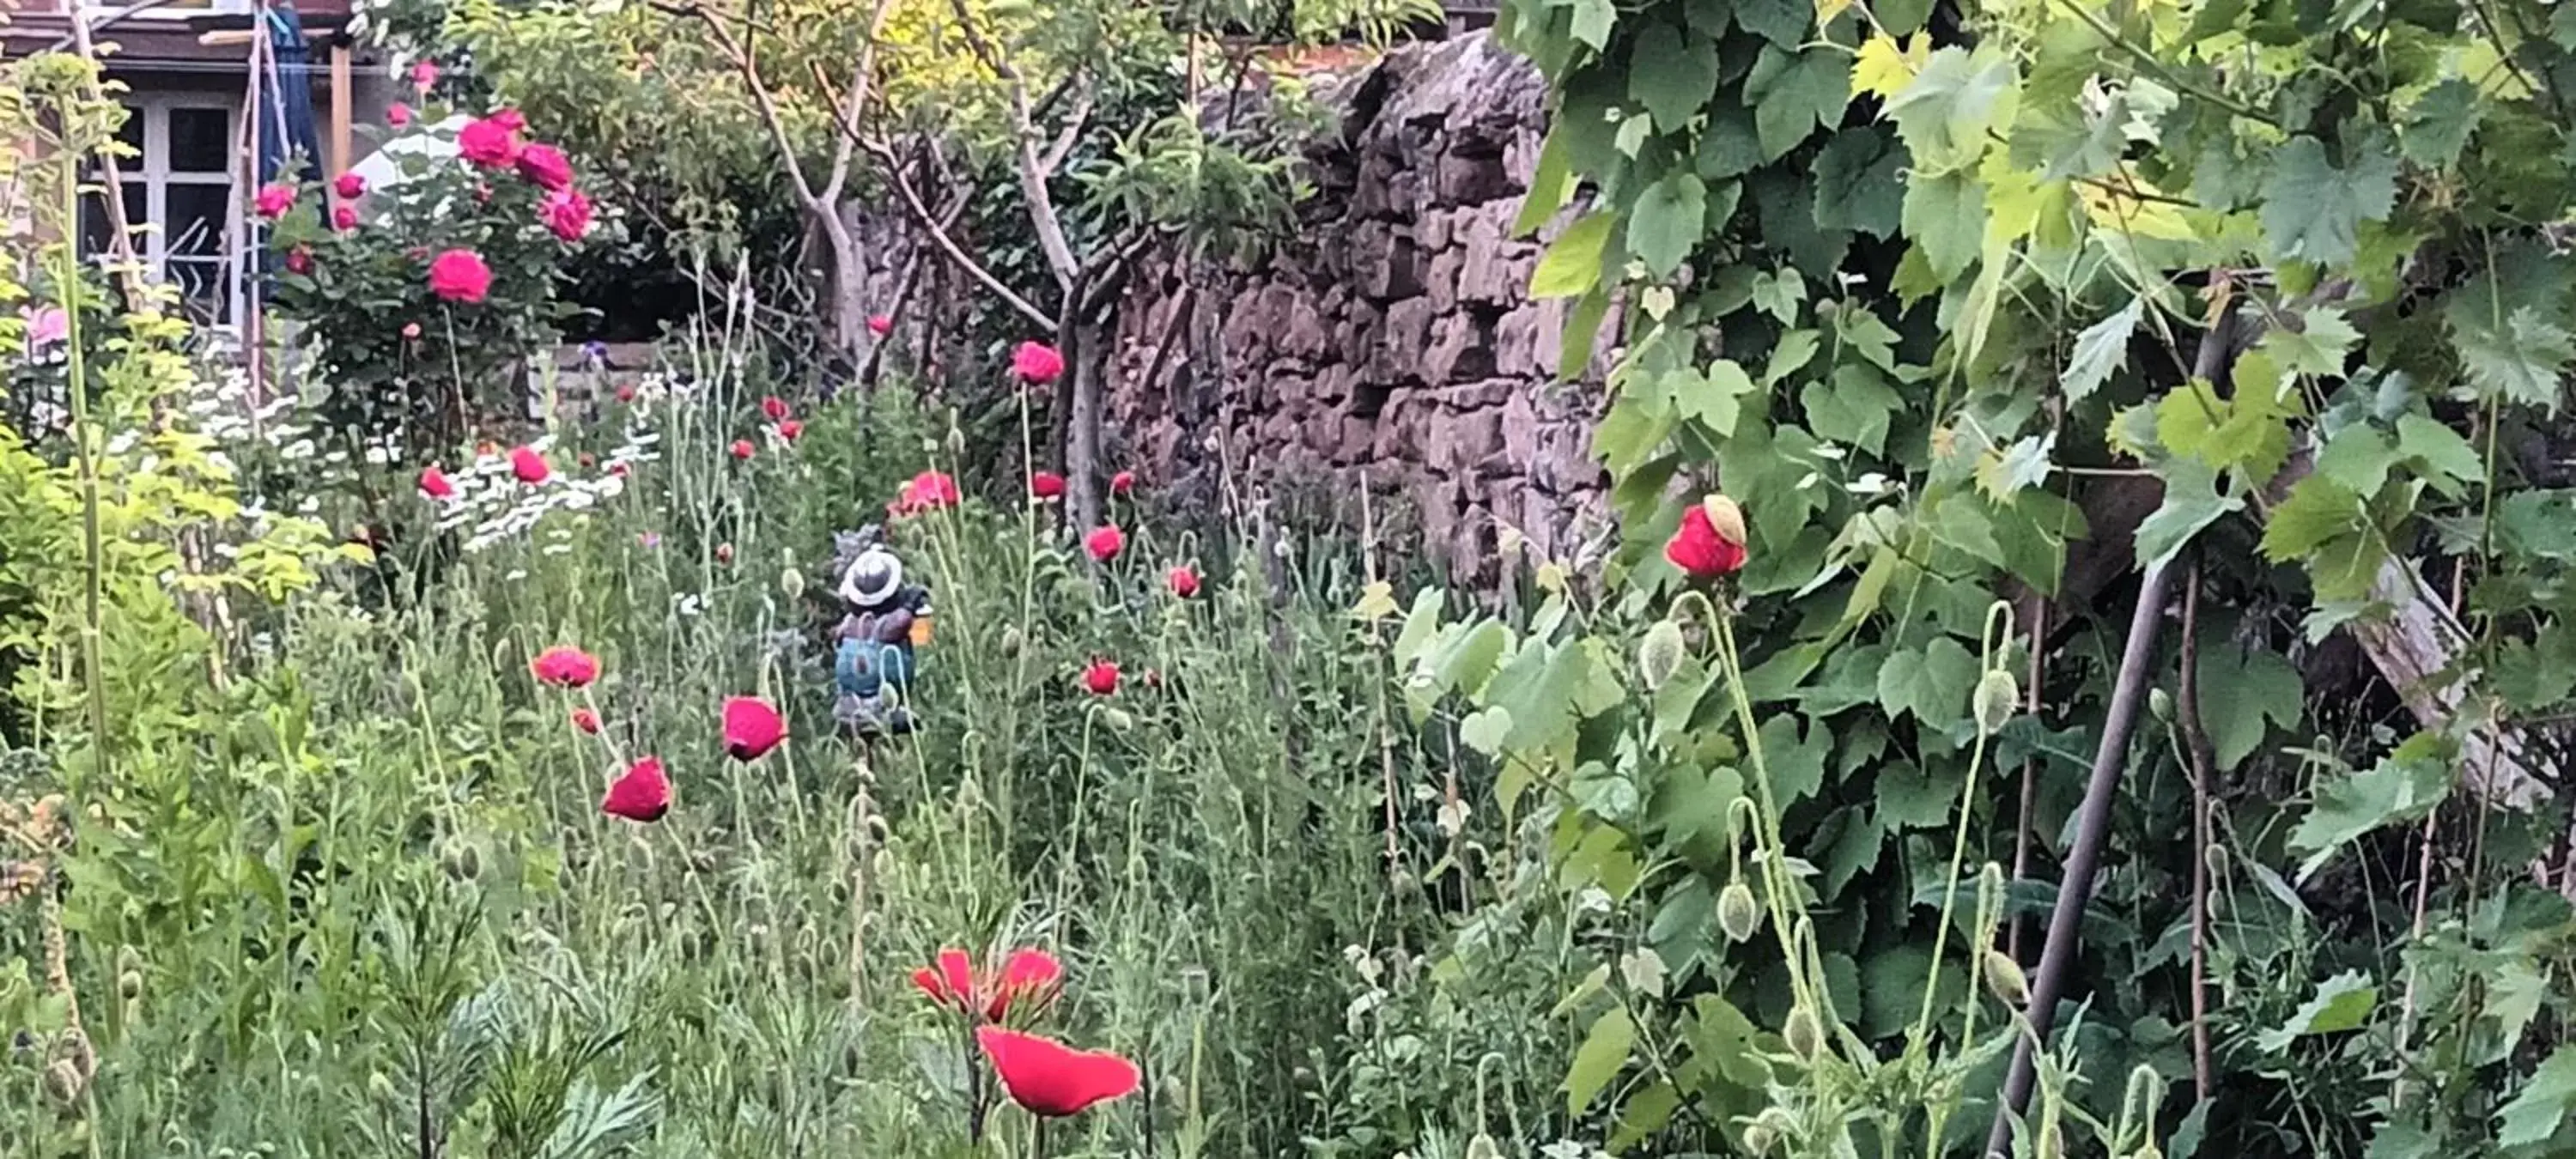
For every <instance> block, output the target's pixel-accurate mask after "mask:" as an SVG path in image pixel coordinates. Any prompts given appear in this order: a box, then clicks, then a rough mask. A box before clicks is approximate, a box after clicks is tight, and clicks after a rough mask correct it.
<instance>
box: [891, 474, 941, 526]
mask: <svg viewBox="0 0 2576 1159" xmlns="http://www.w3.org/2000/svg"><path fill="white" fill-rule="evenodd" d="M957 498H958V492H957V480H955V479H952V478H949V477H948V476H947V475H946V474H944V473H942V472H939V471H924V472H922V473H920V474H918V475H915V476H913V477H912V478H911V479H910V480H909V481H907V482H905V483H904V485H903V488H902V489H901V490H899V491H897V492H895V499H894V502H892V503H890V504H887V505H886V511H887V512H888V513H890V514H893V515H897V516H903V515H913V514H917V513H919V512H923V511H929V510H932V509H934V508H939V507H954V506H956V505H957Z"/></svg>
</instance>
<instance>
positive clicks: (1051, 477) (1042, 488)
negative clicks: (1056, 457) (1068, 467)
mask: <svg viewBox="0 0 2576 1159" xmlns="http://www.w3.org/2000/svg"><path fill="white" fill-rule="evenodd" d="M1063 495H1064V476H1062V475H1059V474H1056V473H1055V472H1053V471H1031V472H1029V498H1031V499H1057V498H1061V497H1063Z"/></svg>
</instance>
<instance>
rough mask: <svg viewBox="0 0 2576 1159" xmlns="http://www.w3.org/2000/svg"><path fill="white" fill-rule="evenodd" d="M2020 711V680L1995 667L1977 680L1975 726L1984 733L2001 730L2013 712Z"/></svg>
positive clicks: (2010, 718)
mask: <svg viewBox="0 0 2576 1159" xmlns="http://www.w3.org/2000/svg"><path fill="white" fill-rule="evenodd" d="M2019 711H2021V682H2020V681H2018V680H2015V679H2013V674H2012V673H2011V672H2008V671H2006V670H2004V669H2001V668H1997V669H1994V670H1992V671H1990V672H1987V673H1986V675H1985V678H1984V679H1982V680H1979V681H1977V728H1978V729H1979V730H1980V731H1983V732H1986V733H1994V732H1998V731H2001V730H2002V728H2003V727H2004V725H2005V724H2006V723H2008V722H2010V721H2011V720H2012V718H2013V714H2014V713H2017V712H2019Z"/></svg>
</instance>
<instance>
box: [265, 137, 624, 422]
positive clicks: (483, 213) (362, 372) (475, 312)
mask: <svg viewBox="0 0 2576 1159" xmlns="http://www.w3.org/2000/svg"><path fill="white" fill-rule="evenodd" d="M446 115H447V111H446V110H443V109H438V108H435V107H432V108H428V109H424V110H422V115H420V116H418V117H416V118H415V117H413V116H411V115H410V114H409V111H408V110H407V111H406V115H405V116H404V118H403V119H402V124H403V125H409V126H413V127H412V128H409V129H407V130H406V129H402V126H400V125H398V126H396V128H397V130H398V131H397V132H396V133H395V136H396V137H397V138H398V139H399V138H415V139H424V140H421V141H419V142H418V143H422V144H428V143H430V141H428V140H426V139H433V138H434V139H436V144H438V145H441V146H447V147H444V148H430V149H424V150H421V151H416V152H410V153H407V154H404V155H403V156H402V158H401V169H400V177H399V179H397V180H392V181H387V182H384V183H383V185H382V187H380V188H372V189H371V188H368V186H367V183H366V182H365V181H363V180H360V179H358V178H356V177H355V175H345V176H343V177H342V178H340V179H339V180H337V181H335V182H333V183H331V185H330V186H328V187H323V186H303V187H295V186H272V187H270V189H268V190H263V191H262V201H263V203H262V206H261V209H262V211H263V213H265V212H267V210H268V209H269V208H270V206H269V205H268V204H267V203H268V202H270V201H278V200H281V199H282V200H283V201H284V202H285V204H284V205H281V206H278V207H276V208H277V213H276V215H275V220H276V223H277V224H276V226H275V227H274V229H273V231H272V237H271V244H272V245H273V247H274V248H275V249H276V250H277V252H278V254H279V262H278V269H279V270H280V271H281V272H279V273H278V274H277V275H276V282H275V285H274V289H273V290H272V301H273V304H274V306H275V309H276V312H277V313H278V315H279V316H281V317H283V318H285V319H287V320H290V321H292V322H294V323H296V324H297V327H298V328H297V330H296V334H297V337H298V339H299V340H300V342H301V343H302V345H303V347H304V348H305V349H306V350H307V351H308V352H309V354H310V357H311V368H312V369H311V372H310V373H308V374H307V375H306V376H305V378H306V393H307V396H308V397H312V398H316V399H318V403H317V410H318V417H319V418H320V420H321V421H322V422H323V423H324V424H326V425H327V426H329V427H331V428H333V429H335V430H336V431H338V432H340V433H342V434H343V435H345V436H349V437H352V438H355V439H359V440H366V439H372V438H384V437H400V438H403V439H406V440H409V441H410V442H411V443H413V444H414V445H412V446H410V447H407V448H406V450H408V451H410V452H411V456H410V457H413V458H418V459H426V458H429V457H432V456H434V455H435V453H436V451H437V450H438V449H443V448H446V447H451V446H453V445H455V443H456V442H458V441H459V440H461V439H462V438H463V437H464V434H465V431H466V430H467V428H468V427H469V426H470V425H472V423H473V422H474V421H475V420H476V419H477V418H478V417H483V416H490V415H499V414H509V413H514V412H515V411H516V410H517V409H518V406H519V402H520V394H519V392H520V391H521V390H522V379H521V377H520V375H519V374H518V373H516V371H517V369H518V368H519V367H520V366H523V365H525V364H526V361H527V359H529V358H530V357H532V356H539V355H542V354H543V353H544V352H546V351H548V350H549V349H550V348H551V347H552V346H553V345H554V343H555V342H556V341H557V323H558V322H559V321H561V320H562V319H564V318H566V317H568V316H570V315H571V314H573V313H575V312H576V311H575V310H574V309H573V308H572V307H570V306H568V305H565V304H563V303H562V302H561V301H559V299H558V296H557V295H558V291H559V289H560V287H561V280H562V279H561V277H560V274H559V271H560V269H561V268H562V266H563V263H564V261H565V259H566V258H567V256H569V255H570V254H571V253H572V252H573V251H574V250H576V249H577V248H579V247H581V246H583V245H585V244H586V243H587V241H588V237H589V234H590V233H591V232H592V207H591V204H590V201H589V199H588V198H587V197H586V196H584V195H583V194H582V193H581V192H579V190H578V184H577V183H578V175H577V174H576V173H574V172H573V170H572V167H571V165H570V164H569V163H568V162H565V161H564V160H563V154H562V152H561V151H559V150H556V149H554V148H552V147H551V146H547V145H544V144H542V143H538V142H533V141H530V140H528V139H527V127H526V122H525V120H524V119H523V118H522V117H520V116H519V115H518V114H517V113H516V112H513V111H510V110H502V111H500V112H496V113H493V114H492V115H490V116H487V117H483V118H480V119H477V120H474V121H471V122H468V123H467V124H465V125H464V126H463V127H462V128H461V129H460V128H443V127H440V122H441V121H442V120H443V119H444V118H445V117H446ZM272 190H273V191H275V193H274V196H272V193H271V191H272ZM326 195H327V196H328V197H329V199H330V200H331V202H332V205H331V213H330V214H328V215H327V216H328V217H329V219H330V223H331V228H327V229H326V228H324V227H323V225H322V219H323V218H324V216H325V215H323V214H314V213H297V212H290V211H289V210H290V209H291V208H292V207H293V206H299V205H304V204H308V202H307V199H310V198H322V197H325V196H326Z"/></svg>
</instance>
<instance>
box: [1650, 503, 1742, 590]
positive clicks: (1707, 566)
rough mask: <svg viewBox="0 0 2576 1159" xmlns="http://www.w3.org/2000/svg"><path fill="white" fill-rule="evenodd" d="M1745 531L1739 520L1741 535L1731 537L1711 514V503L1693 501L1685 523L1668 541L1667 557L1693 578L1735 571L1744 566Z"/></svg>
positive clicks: (1710, 576)
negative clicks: (1722, 530)
mask: <svg viewBox="0 0 2576 1159" xmlns="http://www.w3.org/2000/svg"><path fill="white" fill-rule="evenodd" d="M1729 506H1730V507H1731V506H1732V504H1730V505H1729ZM1742 534H1743V532H1742V529H1741V526H1740V520H1739V527H1738V529H1737V531H1736V535H1737V536H1738V538H1733V539H1730V538H1728V537H1727V535H1726V534H1725V533H1723V532H1721V531H1719V530H1718V527H1717V524H1716V523H1715V522H1714V521H1712V520H1711V519H1710V518H1709V511H1708V505H1707V504H1704V503H1693V504H1691V507H1690V510H1688V511H1684V512H1682V525H1681V527H1680V528H1678V529H1677V530H1675V531H1674V532H1673V537H1672V539H1671V540H1670V541H1668V542H1666V543H1665V544H1664V558H1665V559H1668V560H1671V561H1672V562H1673V566H1674V567H1677V568H1680V569H1682V571H1683V572H1684V573H1686V574H1688V575H1689V576H1690V577H1691V578H1692V579H1702V580H1705V579H1716V578H1717V577H1719V576H1722V575H1731V574H1733V573H1734V572H1735V571H1736V570H1737V569H1739V568H1741V567H1743V566H1744V541H1743V539H1742V538H1741V536H1742Z"/></svg>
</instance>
